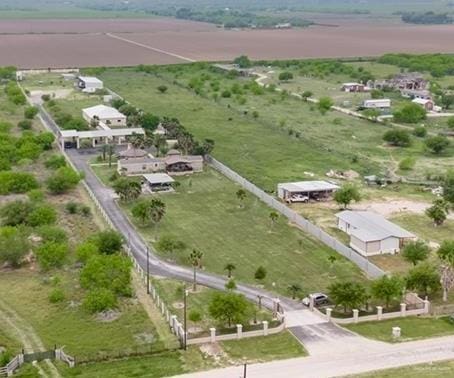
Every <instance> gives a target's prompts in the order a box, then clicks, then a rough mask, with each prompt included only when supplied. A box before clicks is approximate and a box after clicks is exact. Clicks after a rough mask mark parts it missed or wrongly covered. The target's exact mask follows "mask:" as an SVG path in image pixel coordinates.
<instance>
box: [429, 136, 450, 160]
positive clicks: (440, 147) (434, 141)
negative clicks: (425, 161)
mask: <svg viewBox="0 0 454 378" xmlns="http://www.w3.org/2000/svg"><path fill="white" fill-rule="evenodd" d="M449 145H450V142H449V139H448V138H447V137H445V136H442V135H436V136H433V137H430V138H427V139H426V147H427V148H428V149H429V150H430V151H431V152H432V153H434V154H436V155H439V154H441V153H442V152H443V151H444V150H446V148H448V147H449Z"/></svg>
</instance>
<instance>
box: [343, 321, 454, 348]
mask: <svg viewBox="0 0 454 378" xmlns="http://www.w3.org/2000/svg"><path fill="white" fill-rule="evenodd" d="M345 327H346V328H348V329H349V330H351V331H353V332H356V333H359V334H360V335H361V336H365V337H368V338H371V339H376V340H380V341H387V342H395V341H411V340H417V339H425V338H430V337H437V336H446V335H451V334H454V323H453V322H452V321H450V320H449V319H448V318H446V317H442V318H419V317H414V316H412V317H407V318H396V319H389V320H382V321H379V322H378V321H376V322H365V323H358V324H349V325H346V326H345ZM392 327H400V328H401V332H402V333H401V338H400V339H398V340H394V339H393V337H392Z"/></svg>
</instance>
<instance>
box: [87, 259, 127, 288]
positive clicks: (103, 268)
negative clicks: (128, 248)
mask: <svg viewBox="0 0 454 378" xmlns="http://www.w3.org/2000/svg"><path fill="white" fill-rule="evenodd" d="M80 284H81V286H82V287H83V288H84V289H87V290H92V289H96V288H104V289H109V290H111V291H112V292H113V293H115V294H117V295H126V296H129V295H131V262H130V261H129V260H128V259H127V258H126V257H124V256H121V255H118V254H117V255H94V256H92V257H90V258H89V259H88V260H87V262H86V264H85V266H84V267H83V268H82V270H81V272H80Z"/></svg>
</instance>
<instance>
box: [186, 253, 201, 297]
mask: <svg viewBox="0 0 454 378" xmlns="http://www.w3.org/2000/svg"><path fill="white" fill-rule="evenodd" d="M202 257H203V253H202V252H200V251H198V250H196V249H193V250H192V252H191V254H190V255H189V261H190V262H191V265H192V268H193V269H194V277H193V284H192V289H193V291H197V268H200V267H201V265H202Z"/></svg>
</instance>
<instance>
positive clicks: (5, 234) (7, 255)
mask: <svg viewBox="0 0 454 378" xmlns="http://www.w3.org/2000/svg"><path fill="white" fill-rule="evenodd" d="M29 250H30V244H29V242H28V239H27V237H26V235H24V234H23V232H21V231H20V230H18V229H17V228H16V227H2V228H0V262H2V263H5V262H6V263H8V264H10V265H11V266H12V267H14V268H16V267H19V266H20V264H21V263H22V260H23V258H24V257H25V255H26V254H27V253H28V252H29Z"/></svg>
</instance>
